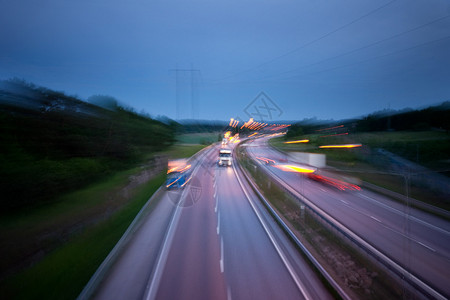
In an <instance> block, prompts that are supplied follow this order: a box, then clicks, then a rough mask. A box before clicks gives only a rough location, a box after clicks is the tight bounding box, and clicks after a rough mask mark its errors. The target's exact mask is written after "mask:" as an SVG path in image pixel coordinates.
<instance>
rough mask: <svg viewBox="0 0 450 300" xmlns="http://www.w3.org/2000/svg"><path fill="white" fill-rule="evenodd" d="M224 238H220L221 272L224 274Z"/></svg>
mask: <svg viewBox="0 0 450 300" xmlns="http://www.w3.org/2000/svg"><path fill="white" fill-rule="evenodd" d="M223 268H224V267H223V238H222V237H221V238H220V272H222V273H223Z"/></svg>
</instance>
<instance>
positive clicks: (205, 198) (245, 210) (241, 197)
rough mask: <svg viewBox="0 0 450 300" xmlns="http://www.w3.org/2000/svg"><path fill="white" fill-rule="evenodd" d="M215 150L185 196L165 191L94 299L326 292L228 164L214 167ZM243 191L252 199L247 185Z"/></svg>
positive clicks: (264, 296)
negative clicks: (250, 202) (259, 217)
mask: <svg viewBox="0 0 450 300" xmlns="http://www.w3.org/2000/svg"><path fill="white" fill-rule="evenodd" d="M217 153H218V148H213V149H210V150H209V151H207V152H206V153H204V154H203V155H202V156H201V157H200V158H199V159H198V165H199V168H198V169H197V171H195V172H194V176H193V178H192V180H191V182H190V183H189V184H188V185H187V186H186V187H185V189H184V190H180V192H183V193H184V196H183V197H186V199H190V202H189V201H184V202H183V201H181V202H179V201H178V200H177V199H174V198H173V197H174V195H173V194H170V193H169V192H166V193H165V194H164V196H163V197H164V198H163V199H161V201H160V203H159V204H158V206H157V207H156V208H155V210H154V212H153V213H152V214H151V215H150V218H148V219H147V220H146V221H145V222H144V223H143V225H142V227H141V228H140V229H139V230H138V231H137V232H136V233H135V234H134V236H133V240H132V241H131V242H130V244H129V245H128V246H127V247H126V249H125V250H124V252H123V254H122V255H121V256H120V257H119V259H118V260H117V262H116V263H115V264H114V265H113V266H112V267H111V272H110V273H109V274H108V275H107V276H106V277H105V279H104V281H103V283H102V284H101V286H100V287H99V289H98V291H97V293H96V294H95V298H96V299H254V298H258V299H275V298H276V299H331V298H332V297H331V296H330V294H329V293H328V291H327V290H326V288H325V287H324V286H323V283H322V282H321V281H320V279H319V278H318V276H317V275H316V273H314V271H312V270H311V269H310V266H309V265H308V263H307V262H305V261H304V259H303V257H302V256H301V255H300V254H299V253H298V251H297V250H296V249H295V248H294V247H293V245H292V244H291V242H290V241H289V240H288V239H287V238H286V236H285V235H284V234H283V233H282V231H281V230H280V229H279V228H278V225H277V224H276V223H275V222H274V221H273V220H272V218H271V217H270V216H269V215H268V213H267V212H264V211H263V210H262V206H261V204H260V203H257V202H255V203H254V206H255V207H257V209H258V211H260V214H261V216H262V217H261V218H262V220H264V222H265V226H262V224H261V222H260V220H259V219H258V217H257V216H256V214H255V212H254V210H253V208H252V206H251V205H250V204H249V201H248V199H247V197H246V195H245V193H244V192H243V190H242V188H241V186H240V184H239V182H238V180H237V178H236V173H235V172H234V171H233V168H231V167H228V168H226V167H218V166H217V164H216V161H217ZM244 186H246V185H245V184H244ZM190 189H192V190H190ZM246 189H249V187H248V186H246ZM190 191H195V192H194V195H195V199H194V200H192V198H189V197H190V196H192V193H191V192H190ZM247 194H248V195H249V197H250V198H251V199H253V200H252V201H259V200H257V198H256V196H255V194H253V192H252V191H250V189H249V190H248V191H247ZM186 203H187V204H186ZM175 204H177V205H178V206H176V205H175ZM184 204H186V205H184ZM264 227H266V229H267V230H268V231H270V235H271V236H272V240H271V239H270V238H269V235H268V233H267V232H266V231H265V229H264ZM274 243H275V245H276V246H274ZM280 253H281V254H282V255H281V256H280ZM287 266H289V267H290V269H288V268H287ZM293 274H294V277H295V280H294V277H293ZM299 282H300V286H301V287H302V289H304V290H303V291H302V289H299V285H298V283H299ZM311 295H312V296H311Z"/></svg>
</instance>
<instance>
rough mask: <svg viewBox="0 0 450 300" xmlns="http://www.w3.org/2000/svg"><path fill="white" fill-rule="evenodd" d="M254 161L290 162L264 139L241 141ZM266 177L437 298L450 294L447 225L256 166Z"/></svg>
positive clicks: (381, 200) (375, 198)
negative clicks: (277, 181) (427, 287)
mask: <svg viewBox="0 0 450 300" xmlns="http://www.w3.org/2000/svg"><path fill="white" fill-rule="evenodd" d="M246 149H247V152H248V153H249V154H250V156H251V157H252V158H254V159H255V161H259V160H258V159H256V157H265V158H269V159H272V160H274V161H275V162H276V163H275V164H277V163H284V164H286V163H292V162H290V161H289V160H288V159H287V158H286V155H284V154H282V153H280V152H278V151H275V150H274V149H272V148H271V147H269V146H268V145H267V139H265V138H263V139H257V140H254V141H253V142H249V143H247V147H246ZM259 162H260V163H261V166H263V167H264V168H266V170H268V171H269V172H268V174H272V176H277V177H278V178H280V179H281V180H282V182H283V184H284V185H286V186H289V187H291V188H293V189H294V190H296V191H297V192H298V193H300V194H302V195H303V196H305V197H306V198H307V199H309V200H310V201H311V202H312V203H314V204H315V205H316V206H317V207H319V208H320V209H322V210H323V211H325V212H326V213H327V214H329V215H330V216H331V217H332V218H334V219H335V220H337V221H338V222H339V223H341V224H342V225H344V226H345V227H346V228H348V229H350V230H351V231H353V232H354V233H356V234H357V235H358V236H360V237H361V238H363V239H364V240H365V241H367V242H368V243H369V244H370V245H372V246H374V247H375V248H376V249H378V250H379V251H380V252H382V253H383V254H385V255H386V256H388V257H389V258H390V259H392V260H393V261H395V262H397V263H398V264H399V265H401V266H402V267H403V268H405V269H407V270H408V271H409V272H411V273H412V274H413V275H415V276H416V277H418V278H420V279H421V280H423V281H424V282H426V283H427V284H429V285H430V286H431V287H433V288H434V289H436V290H438V291H439V292H440V293H441V294H442V295H444V296H448V295H450V286H449V284H448V279H449V278H450V222H448V221H446V220H443V219H441V218H438V217H436V216H433V215H431V214H428V213H425V212H423V211H419V210H417V209H414V208H412V207H409V206H407V205H404V204H401V203H398V202H394V201H392V200H390V199H388V198H386V197H384V196H381V195H379V194H376V193H374V192H371V191H369V190H365V189H362V190H360V191H341V190H338V189H337V188H335V187H332V186H329V185H326V184H324V183H322V182H317V181H313V180H310V179H308V178H307V176H305V175H304V174H300V173H293V172H285V171H282V170H280V169H278V168H275V167H274V165H275V164H266V163H264V162H261V161H259Z"/></svg>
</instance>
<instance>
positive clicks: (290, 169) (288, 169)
mask: <svg viewBox="0 0 450 300" xmlns="http://www.w3.org/2000/svg"><path fill="white" fill-rule="evenodd" d="M275 168H278V169H280V170H282V171H285V172H297V173H314V172H315V170H314V169H309V168H303V167H298V166H293V165H276V166H275Z"/></svg>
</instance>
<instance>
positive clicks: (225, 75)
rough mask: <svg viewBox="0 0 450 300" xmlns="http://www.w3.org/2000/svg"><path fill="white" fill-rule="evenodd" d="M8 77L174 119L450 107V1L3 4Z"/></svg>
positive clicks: (2, 71) (28, 0)
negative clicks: (111, 99)
mask: <svg viewBox="0 0 450 300" xmlns="http://www.w3.org/2000/svg"><path fill="white" fill-rule="evenodd" d="M0 37H1V38H0V43H1V44H0V80H4V79H10V78H14V77H16V78H20V79H24V80H26V81H29V82H32V83H34V84H36V85H39V86H44V87H47V88H50V89H54V90H57V91H63V92H65V93H66V94H68V95H76V96H78V97H79V98H81V99H82V100H87V99H88V98H89V97H90V96H92V95H108V96H112V97H114V98H116V99H118V100H119V102H121V103H123V104H124V105H127V106H130V107H133V108H134V109H135V110H136V111H137V112H146V113H148V114H150V115H151V116H155V117H156V116H162V115H163V116H167V117H169V118H173V119H189V118H198V119H211V120H213V119H214V120H228V119H229V118H231V117H233V118H235V119H242V120H247V119H248V118H249V117H254V118H255V119H256V120H262V121H277V120H301V119H304V118H318V119H335V120H338V119H343V118H352V117H359V116H363V115H367V114H369V113H372V112H374V111H378V110H383V109H403V108H406V107H410V108H420V107H424V106H427V105H432V104H437V103H440V102H443V101H448V100H450V0H258V1H256V0H227V1H219V0H127V1H124V0H121V1H119V0H77V1H73V0H14V1H11V0H0Z"/></svg>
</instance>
